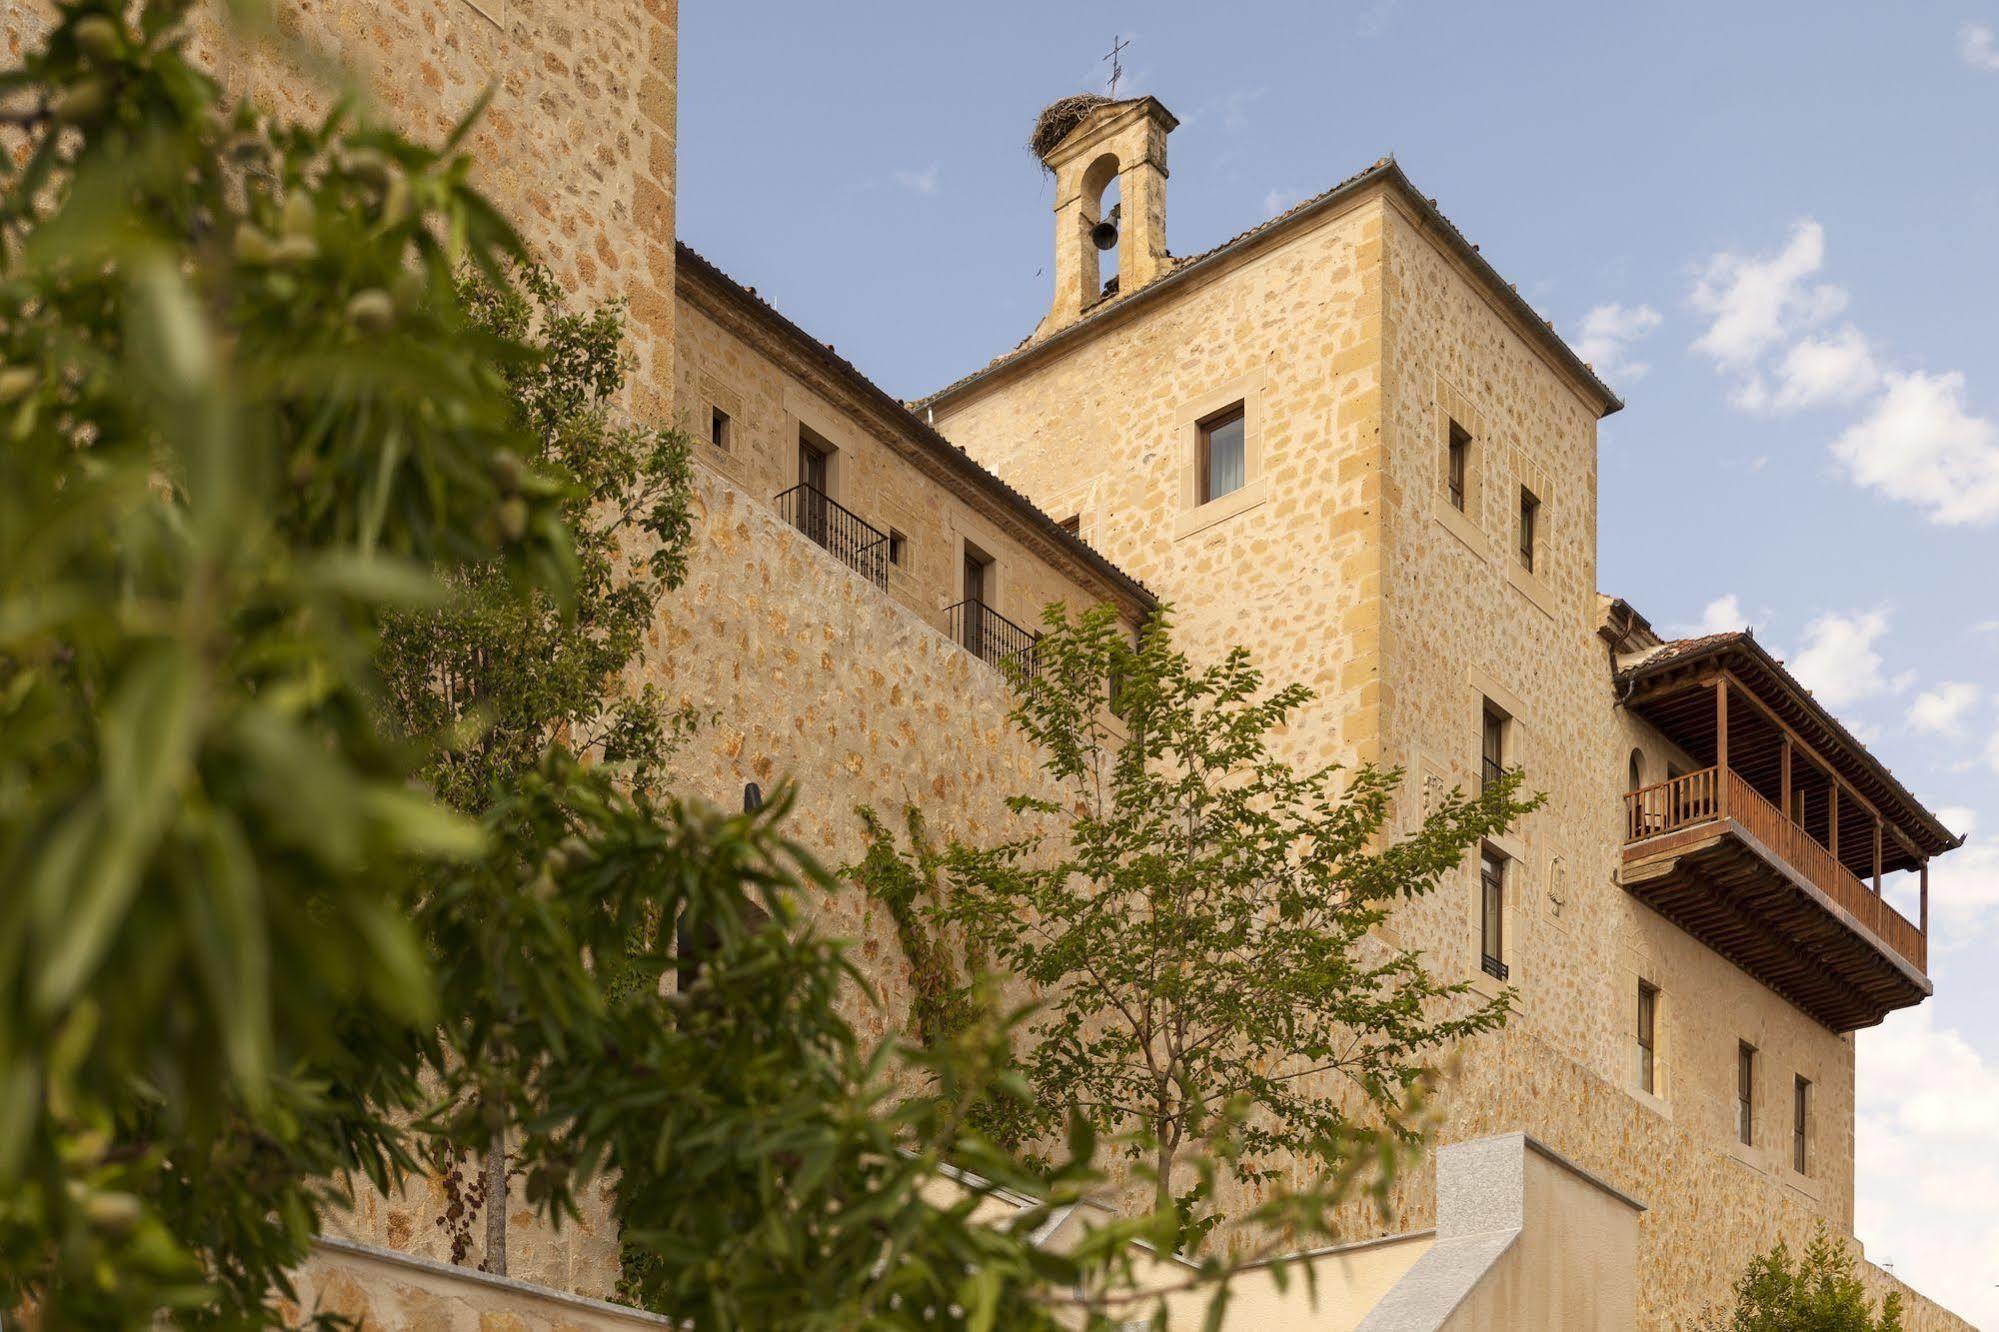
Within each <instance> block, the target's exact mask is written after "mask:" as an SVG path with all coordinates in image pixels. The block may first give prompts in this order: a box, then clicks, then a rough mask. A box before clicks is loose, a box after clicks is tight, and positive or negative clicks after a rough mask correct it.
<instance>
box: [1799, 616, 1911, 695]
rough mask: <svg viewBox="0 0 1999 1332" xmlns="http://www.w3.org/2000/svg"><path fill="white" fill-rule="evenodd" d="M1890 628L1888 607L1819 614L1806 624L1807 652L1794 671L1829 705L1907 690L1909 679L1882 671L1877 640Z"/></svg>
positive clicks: (1801, 656) (1800, 654)
mask: <svg viewBox="0 0 1999 1332" xmlns="http://www.w3.org/2000/svg"><path fill="white" fill-rule="evenodd" d="M1887 632H1888V616H1887V613H1886V612H1885V611H1878V610H1873V611H1860V612H1857V613H1855V614H1852V615H1838V614H1830V615H1821V616H1819V617H1818V618H1817V619H1816V620H1813V621H1812V622H1811V623H1810V624H1809V625H1807V626H1805V646H1804V650H1803V651H1801V652H1799V653H1798V655H1797V657H1796V658H1795V659H1793V660H1792V662H1791V672H1792V674H1794V675H1796V676H1797V677H1798V679H1800V680H1802V681H1803V682H1804V684H1805V687H1806V688H1808V689H1810V690H1811V691H1812V693H1813V695H1814V696H1816V697H1817V699H1818V701H1819V702H1821V703H1823V704H1825V705H1826V706H1827V707H1829V708H1843V707H1846V706H1848V705H1850V704H1853V703H1858V702H1861V701H1862V700H1863V699H1869V698H1875V697H1877V696H1879V695H1881V694H1886V693H1891V692H1895V691H1898V690H1901V689H1906V688H1907V687H1908V686H1909V684H1910V683H1911V682H1912V680H1911V677H1909V676H1907V675H1903V676H1899V677H1896V678H1895V679H1890V678H1889V677H1888V676H1886V675H1884V674H1883V673H1882V670H1881V654H1880V652H1879V651H1877V650H1876V648H1875V644H1876V643H1878V642H1880V640H1881V638H1882V637H1883V636H1884V635H1885V634H1886V633H1887Z"/></svg>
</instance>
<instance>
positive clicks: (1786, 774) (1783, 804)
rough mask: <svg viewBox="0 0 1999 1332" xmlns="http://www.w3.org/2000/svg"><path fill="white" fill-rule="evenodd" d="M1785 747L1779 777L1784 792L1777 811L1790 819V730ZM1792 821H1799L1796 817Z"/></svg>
mask: <svg viewBox="0 0 1999 1332" xmlns="http://www.w3.org/2000/svg"><path fill="white" fill-rule="evenodd" d="M1783 749H1784V759H1783V765H1782V772H1783V776H1782V777H1781V778H1780V779H1779V780H1780V785H1781V789H1782V792H1783V794H1782V795H1781V796H1780V797H1779V800H1778V804H1777V812H1778V813H1780V814H1782V815H1783V816H1784V817H1785V818H1787V819H1790V818H1791V735H1790V732H1788V731H1787V732H1785V733H1784V746H1783ZM1791 821H1792V822H1794V823H1795V822H1797V820H1796V819H1792V820H1791Z"/></svg>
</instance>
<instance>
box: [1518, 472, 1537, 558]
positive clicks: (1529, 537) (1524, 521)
mask: <svg viewBox="0 0 1999 1332" xmlns="http://www.w3.org/2000/svg"><path fill="white" fill-rule="evenodd" d="M1540 522H1541V501H1540V500H1538V499H1536V498H1535V496H1534V492H1533V491H1531V490H1529V489H1527V487H1525V486H1522V487H1520V567H1521V568H1523V569H1525V570H1526V571H1527V572H1528V573H1533V572H1534V538H1535V529H1536V528H1537V527H1538V526H1539V525H1540Z"/></svg>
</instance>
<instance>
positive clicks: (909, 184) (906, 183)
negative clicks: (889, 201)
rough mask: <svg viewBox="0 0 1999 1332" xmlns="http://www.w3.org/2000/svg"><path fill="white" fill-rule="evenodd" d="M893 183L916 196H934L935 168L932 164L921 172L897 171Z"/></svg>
mask: <svg viewBox="0 0 1999 1332" xmlns="http://www.w3.org/2000/svg"><path fill="white" fill-rule="evenodd" d="M895 183H896V184H898V185H900V186H902V188H904V189H905V190H913V191H915V192H916V193H917V194H935V193H937V166H936V164H935V163H934V162H933V163H932V164H931V165H929V166H927V167H925V168H923V170H921V171H898V172H896V173H895Z"/></svg>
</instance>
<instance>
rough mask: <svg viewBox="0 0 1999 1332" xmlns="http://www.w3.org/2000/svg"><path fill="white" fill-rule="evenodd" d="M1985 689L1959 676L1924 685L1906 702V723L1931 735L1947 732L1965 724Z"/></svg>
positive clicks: (1949, 732) (1947, 733) (1946, 733)
mask: <svg viewBox="0 0 1999 1332" xmlns="http://www.w3.org/2000/svg"><path fill="white" fill-rule="evenodd" d="M1983 692H1984V691H1982V690H1981V689H1979V687H1978V686H1977V685H1975V684H1966V683H1964V682H1963V681H1961V680H1951V681H1945V682H1944V683H1943V684H1940V685H1938V686H1937V687H1936V688H1934V689H1925V690H1924V691H1923V692H1922V693H1920V694H1918V695H1916V701H1915V702H1914V703H1912V704H1910V705H1909V725H1911V726H1913V727H1915V728H1916V729H1917V730H1919V731H1928V732H1929V733H1930V734H1932V735H1949V734H1951V733H1953V732H1955V731H1956V730H1957V729H1958V728H1959V727H1961V726H1963V725H1964V722H1965V719H1966V718H1967V717H1969V716H1970V715H1971V710H1972V709H1973V708H1975V707H1977V706H1978V700H1979V697H1980V696H1981V694H1982V693H1983Z"/></svg>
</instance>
